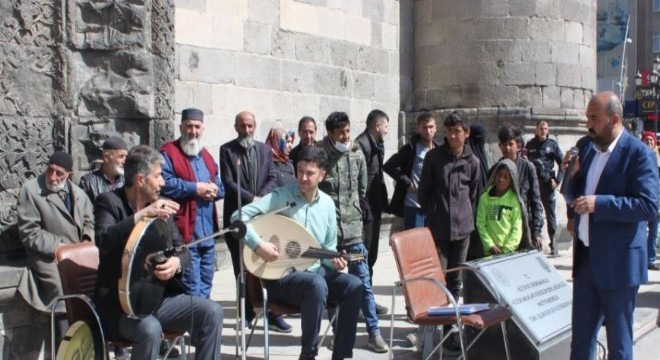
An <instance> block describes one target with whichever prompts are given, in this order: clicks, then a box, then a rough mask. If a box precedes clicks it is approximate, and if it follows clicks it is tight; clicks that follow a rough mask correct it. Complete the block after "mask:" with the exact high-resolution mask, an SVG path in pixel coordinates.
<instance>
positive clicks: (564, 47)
mask: <svg viewBox="0 0 660 360" xmlns="http://www.w3.org/2000/svg"><path fill="white" fill-rule="evenodd" d="M550 48H551V49H552V50H551V51H552V56H551V59H552V62H553V63H556V64H579V62H580V58H579V56H580V45H578V44H569V43H565V42H552V43H551V44H550Z"/></svg>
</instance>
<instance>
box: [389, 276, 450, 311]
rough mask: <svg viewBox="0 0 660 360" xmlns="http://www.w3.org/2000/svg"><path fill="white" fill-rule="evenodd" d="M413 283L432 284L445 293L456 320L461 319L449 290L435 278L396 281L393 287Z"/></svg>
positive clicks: (424, 277)
mask: <svg viewBox="0 0 660 360" xmlns="http://www.w3.org/2000/svg"><path fill="white" fill-rule="evenodd" d="M414 281H428V282H430V283H432V284H434V285H435V286H437V287H439V288H440V289H441V290H442V291H443V292H444V293H445V295H447V298H448V299H449V302H450V303H451V305H452V307H453V308H454V311H455V312H456V318H457V319H458V318H460V317H461V314H460V313H459V311H458V303H457V302H456V299H455V298H454V295H452V293H451V291H449V289H448V288H447V287H446V286H445V285H444V284H443V283H442V282H441V281H440V280H438V279H436V278H432V277H426V276H419V277H414V278H409V279H405V280H400V281H397V282H396V283H395V285H398V286H401V285H403V284H405V283H409V282H414ZM392 311H394V309H392Z"/></svg>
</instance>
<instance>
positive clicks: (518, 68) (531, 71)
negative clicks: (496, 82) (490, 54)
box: [501, 63, 537, 85]
mask: <svg viewBox="0 0 660 360" xmlns="http://www.w3.org/2000/svg"><path fill="white" fill-rule="evenodd" d="M536 65H537V64H534V63H507V64H505V65H504V66H503V67H502V68H501V79H502V85H531V84H533V83H534V81H535V72H536Z"/></svg>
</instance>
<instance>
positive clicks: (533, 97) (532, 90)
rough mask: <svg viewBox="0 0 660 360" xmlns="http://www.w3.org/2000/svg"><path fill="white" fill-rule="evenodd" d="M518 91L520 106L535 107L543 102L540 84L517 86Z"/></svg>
mask: <svg viewBox="0 0 660 360" xmlns="http://www.w3.org/2000/svg"><path fill="white" fill-rule="evenodd" d="M518 93H519V94H520V102H519V105H520V106H525V107H535V106H537V105H538V106H540V105H541V104H542V103H543V92H542V91H541V87H540V86H523V87H519V91H518Z"/></svg>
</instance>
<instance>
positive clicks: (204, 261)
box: [181, 239, 215, 299]
mask: <svg viewBox="0 0 660 360" xmlns="http://www.w3.org/2000/svg"><path fill="white" fill-rule="evenodd" d="M188 250H189V251H190V266H188V268H187V269H186V270H185V271H184V272H183V276H182V277H181V283H182V284H183V287H184V289H185V291H186V293H187V294H190V295H193V296H199V297H202V298H205V299H208V298H209V297H210V296H211V286H213V273H214V272H215V241H213V239H209V240H206V241H202V242H201V243H199V244H195V245H193V246H191V247H189V248H188Z"/></svg>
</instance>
